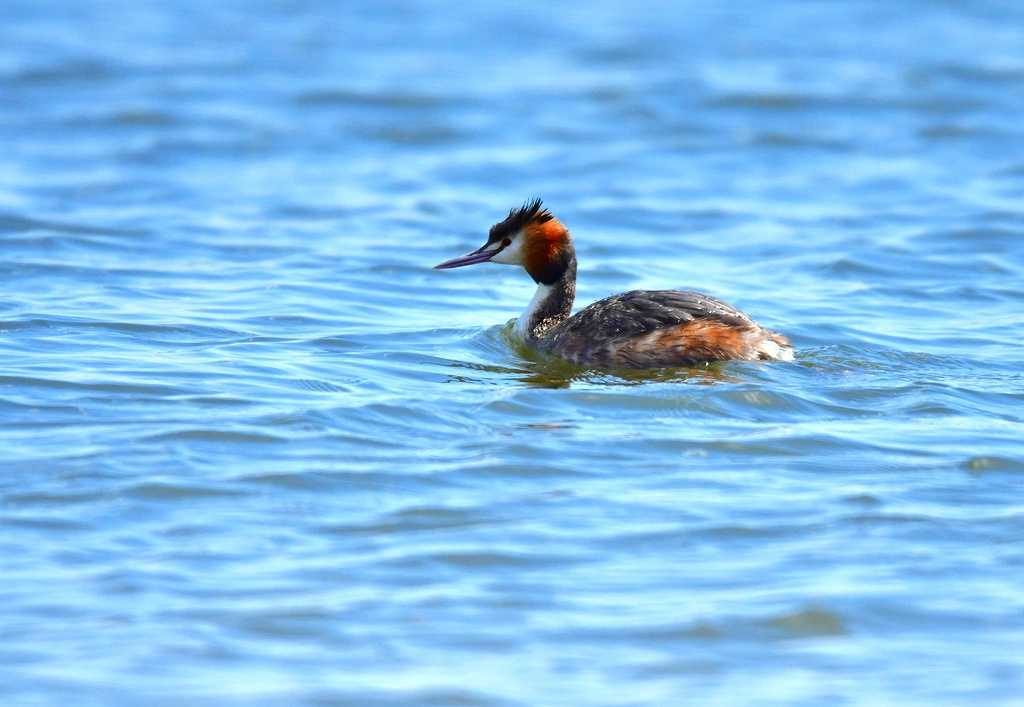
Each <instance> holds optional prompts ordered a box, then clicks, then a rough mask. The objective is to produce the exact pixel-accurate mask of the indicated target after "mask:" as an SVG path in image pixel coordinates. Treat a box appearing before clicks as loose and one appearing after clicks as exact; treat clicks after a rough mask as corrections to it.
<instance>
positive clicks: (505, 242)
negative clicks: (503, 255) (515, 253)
mask: <svg viewBox="0 0 1024 707" xmlns="http://www.w3.org/2000/svg"><path fill="white" fill-rule="evenodd" d="M510 245H512V239H511V238H506V239H505V240H503V241H502V242H501V247H502V248H508V247H509V246H510Z"/></svg>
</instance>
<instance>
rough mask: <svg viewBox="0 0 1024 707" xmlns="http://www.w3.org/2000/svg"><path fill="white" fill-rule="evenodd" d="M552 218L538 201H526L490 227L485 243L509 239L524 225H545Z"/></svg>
mask: <svg viewBox="0 0 1024 707" xmlns="http://www.w3.org/2000/svg"><path fill="white" fill-rule="evenodd" d="M553 218H554V216H552V215H551V212H549V211H548V210H547V209H545V208H543V207H542V204H541V200H540V199H533V200H532V201H527V202H526V203H525V204H523V205H522V206H521V207H520V208H518V209H512V210H511V211H509V212H508V218H506V219H505V220H504V221H502V222H501V223H496V224H494V225H493V226H491V232H490V235H489V237H488V238H487V242H488V243H494V242H495V241H500V240H501V239H502V238H510V237H512V236H513V235H515V234H516V233H519V231H521V230H523V228H524V227H525V226H526V224H528V223H530V222H531V221H536V222H537V223H545V222H547V221H550V220H551V219H553Z"/></svg>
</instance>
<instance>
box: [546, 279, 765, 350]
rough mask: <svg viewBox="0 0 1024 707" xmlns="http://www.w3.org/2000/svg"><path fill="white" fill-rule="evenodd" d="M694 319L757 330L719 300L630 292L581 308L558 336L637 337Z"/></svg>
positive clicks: (678, 293)
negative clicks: (710, 320) (577, 333)
mask: <svg viewBox="0 0 1024 707" xmlns="http://www.w3.org/2000/svg"><path fill="white" fill-rule="evenodd" d="M695 319H714V320H716V321H720V322H722V323H723V324H727V325H729V326H733V327H737V328H746V327H757V326H758V325H757V324H756V323H755V322H754V320H753V319H751V318H750V317H748V316H747V315H746V314H744V313H743V312H741V311H740V310H738V309H736V308H735V307H733V306H732V305H731V304H728V303H726V302H723V301H722V300H720V299H716V298H714V297H710V296H708V295H704V294H701V293H699V292H686V291H682V290H633V291H631V292H623V293H622V294H619V295H613V296H611V297H608V298H606V299H603V300H599V301H597V302H594V303H593V304H591V305H589V306H587V307H584V308H583V309H582V310H580V311H579V312H577V313H576V314H575V315H573V316H572V317H570V318H569V319H568V320H567V321H566V322H565V324H564V325H563V327H562V329H561V330H560V331H559V335H560V336H561V335H563V334H564V335H569V336H571V335H572V334H574V333H576V332H579V333H583V332H585V333H586V336H588V337H595V336H599V337H602V338H616V337H620V336H638V335H641V334H644V333H646V332H649V331H654V330H656V329H664V328H666V327H670V326H674V325H677V324H683V323H685V322H690V321H693V320H695Z"/></svg>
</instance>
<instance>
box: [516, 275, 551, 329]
mask: <svg viewBox="0 0 1024 707" xmlns="http://www.w3.org/2000/svg"><path fill="white" fill-rule="evenodd" d="M554 289H555V286H554V285H543V284H540V285H537V291H536V292H534V293H533V299H532V300H530V304H528V305H526V311H525V312H523V313H522V314H520V315H519V319H517V320H516V336H517V337H519V339H520V340H521V341H526V340H527V338H528V333H529V331H530V327H531V326H532V324H536V322H535V321H534V319H535V317H536V316H537V312H538V310H540V307H541V305H542V304H544V301H545V300H546V299H547V298H548V297H550V296H551V293H552V292H553V291H554Z"/></svg>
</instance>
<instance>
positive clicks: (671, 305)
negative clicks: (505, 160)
mask: <svg viewBox="0 0 1024 707" xmlns="http://www.w3.org/2000/svg"><path fill="white" fill-rule="evenodd" d="M487 262H491V263H501V264H503V265H519V266H521V267H522V268H524V269H525V270H526V272H527V273H528V274H529V275H530V277H531V278H533V280H534V282H536V283H537V290H536V292H535V293H534V295H533V299H531V300H530V304H529V305H528V306H527V307H526V311H525V312H523V314H522V315H521V316H520V317H519V318H518V319H517V320H516V324H515V328H514V333H515V336H516V337H517V338H518V339H520V340H521V341H523V342H524V343H526V344H527V345H528V346H530V347H531V348H533V349H537V350H540V351H544V352H547V353H549V354H552V355H554V356H557V357H559V358H562V359H566V360H568V361H571V362H573V363H575V364H577V365H580V366H584V367H590V368H596V369H610V370H614V369H660V368H671V367H687V366H695V365H699V364H708V363H713V362H717V361H730V360H737V361H792V360H793V359H794V349H793V346H792V344H790V342H789V339H787V338H786V337H785V336H783V335H781V334H776V333H775V332H773V331H769V330H768V329H765V328H764V327H762V326H761V325H760V324H758V323H757V322H755V321H754V320H753V319H751V318H750V317H749V316H747V315H746V314H744V313H743V312H741V311H740V310H738V309H737V308H736V307H733V306H732V305H730V304H727V303H726V302H723V301H722V300H720V299H716V298H714V297H711V296H709V295H705V294H701V293H699V292H689V291H681V290H632V291H630V292H624V293H622V294H617V295H613V296H611V297H607V298H605V299H602V300H599V301H597V302H594V303H593V304H590V305H588V306H586V307H584V308H583V309H582V310H580V311H579V312H577V313H576V314H572V306H573V301H574V300H575V298H576V250H575V248H574V246H573V241H572V237H571V236H570V235H569V229H567V228H566V227H565V226H564V225H563V224H562V222H561V221H559V220H558V219H556V218H555V217H554V216H553V215H552V214H551V212H550V211H548V210H547V209H546V208H544V206H543V203H542V201H541V200H540V199H533V200H531V201H527V202H526V203H525V204H524V205H523V206H522V207H520V208H513V209H511V210H510V211H509V214H508V217H506V218H505V219H504V220H502V221H500V222H499V223H496V224H494V226H492V227H491V229H490V231H489V233H488V238H487V242H486V243H484V245H483V246H481V247H480V248H478V249H476V250H474V251H473V252H471V253H467V254H466V255H463V256H460V257H458V258H453V259H451V260H446V261H445V262H443V263H440V264H438V265H436V266H434V269H435V270H447V269H450V268H461V267H465V266H467V265H476V264H477V263H487Z"/></svg>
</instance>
